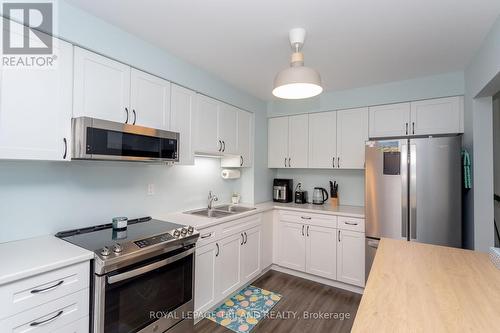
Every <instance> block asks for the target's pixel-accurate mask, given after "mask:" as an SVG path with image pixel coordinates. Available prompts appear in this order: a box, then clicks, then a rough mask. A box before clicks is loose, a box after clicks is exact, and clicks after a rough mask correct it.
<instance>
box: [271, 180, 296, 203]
mask: <svg viewBox="0 0 500 333" xmlns="http://www.w3.org/2000/svg"><path fill="white" fill-rule="evenodd" d="M292 189H293V179H277V178H275V179H274V181H273V201H275V202H292V201H293V196H292V191H293V190H292Z"/></svg>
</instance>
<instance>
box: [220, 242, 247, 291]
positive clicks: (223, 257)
mask: <svg viewBox="0 0 500 333" xmlns="http://www.w3.org/2000/svg"><path fill="white" fill-rule="evenodd" d="M242 242H243V241H242V237H241V236H240V235H239V234H236V235H232V236H229V237H226V238H224V239H222V240H220V241H218V242H217V243H216V246H217V253H216V255H215V256H216V257H217V259H216V262H215V268H216V274H217V277H216V281H217V282H218V283H217V290H218V294H219V295H222V296H227V295H229V294H231V292H232V291H233V289H234V288H236V287H237V286H238V285H239V284H240V281H241V272H240V270H241V254H240V251H241V243H242Z"/></svg>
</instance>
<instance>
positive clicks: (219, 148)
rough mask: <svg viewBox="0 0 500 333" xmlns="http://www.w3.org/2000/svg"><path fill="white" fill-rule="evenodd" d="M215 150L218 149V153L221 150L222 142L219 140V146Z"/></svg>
mask: <svg viewBox="0 0 500 333" xmlns="http://www.w3.org/2000/svg"><path fill="white" fill-rule="evenodd" d="M217 149H218V150H219V151H221V150H222V141H220V140H219V144H218V145H217Z"/></svg>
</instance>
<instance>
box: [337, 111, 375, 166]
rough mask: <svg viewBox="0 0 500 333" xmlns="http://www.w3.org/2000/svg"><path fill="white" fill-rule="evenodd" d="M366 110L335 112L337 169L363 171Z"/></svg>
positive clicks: (366, 123)
mask: <svg viewBox="0 0 500 333" xmlns="http://www.w3.org/2000/svg"><path fill="white" fill-rule="evenodd" d="M366 140H368V109H367V108H360V109H350V110H341V111H337V164H336V166H337V168H341V169H364V167H365V142H366Z"/></svg>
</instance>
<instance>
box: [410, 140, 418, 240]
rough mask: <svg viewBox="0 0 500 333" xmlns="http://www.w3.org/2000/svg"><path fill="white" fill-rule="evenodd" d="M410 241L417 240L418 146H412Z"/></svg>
mask: <svg viewBox="0 0 500 333" xmlns="http://www.w3.org/2000/svg"><path fill="white" fill-rule="evenodd" d="M410 239H417V145H415V144H411V145H410Z"/></svg>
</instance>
